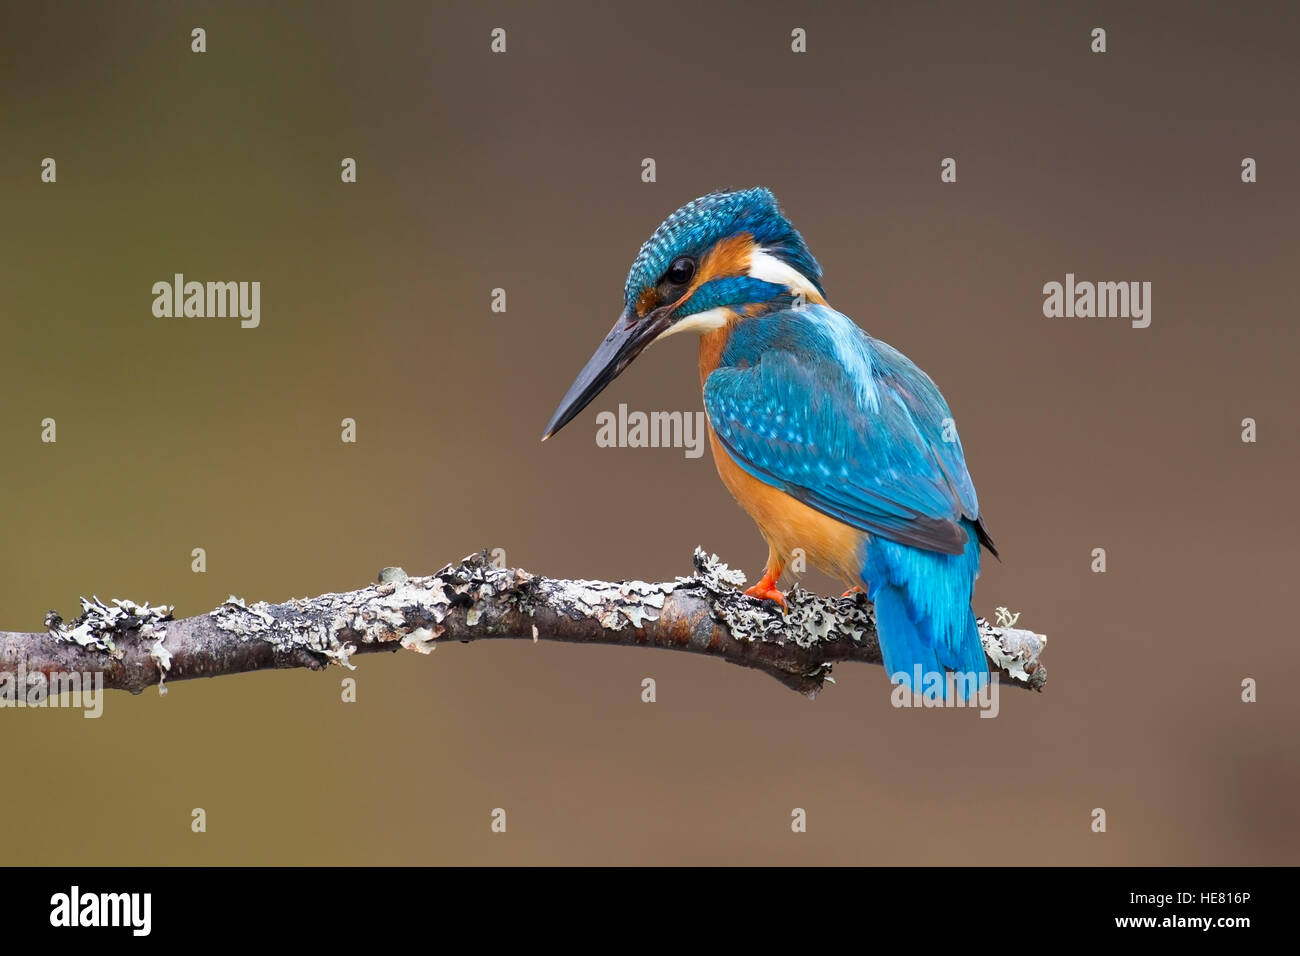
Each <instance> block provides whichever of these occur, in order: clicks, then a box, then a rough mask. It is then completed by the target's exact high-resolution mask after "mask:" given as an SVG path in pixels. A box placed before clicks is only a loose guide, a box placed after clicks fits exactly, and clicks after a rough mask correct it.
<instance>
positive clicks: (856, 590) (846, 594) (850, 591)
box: [840, 584, 862, 598]
mask: <svg viewBox="0 0 1300 956" xmlns="http://www.w3.org/2000/svg"><path fill="white" fill-rule="evenodd" d="M861 593H862V588H860V587H858V586H857V585H856V584H855V585H853V587H851V588H849V589H848V590H847V591H845V592H844V593H843V594H841V595H840V597H842V598H846V597H853V595H855V594H861Z"/></svg>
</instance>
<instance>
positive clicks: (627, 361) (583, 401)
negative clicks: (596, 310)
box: [542, 309, 669, 441]
mask: <svg viewBox="0 0 1300 956" xmlns="http://www.w3.org/2000/svg"><path fill="white" fill-rule="evenodd" d="M668 315H669V311H668V310H667V309H661V310H659V311H656V312H652V313H650V314H649V315H647V316H646V317H645V318H644V319H638V318H637V317H636V315H634V314H633V313H632V312H631V310H629V309H624V310H623V314H622V315H620V316H619V317H618V321H617V322H615V323H614V327H613V328H612V329H610V330H609V335H607V336H605V341H603V342H601V343H600V346H599V347H598V348H597V349H596V354H595V355H593V356H592V357H591V358H590V359H589V360H588V361H587V364H586V366H584V367H583V369H582V371H581V372H579V373H578V377H577V379H575V380H574V383H573V384H572V385H570V386H569V391H568V392H567V393H566V394H565V396H564V400H563V401H561V402H560V407H559V408H557V409H556V410H555V414H554V415H552V416H551V423H550V424H549V425H547V426H546V434H544V435H542V441H546V439H548V438H550V437H551V436H552V435H554V434H555V433H556V432H558V431H559V430H560V429H561V428H563V427H564V426H565V425H567V424H568V423H569V422H571V421H572V420H573V419H574V417H575V416H576V415H577V414H578V413H579V412H581V411H582V410H583V409H584V408H586V407H587V405H588V404H590V403H591V400H592V399H593V398H595V397H596V396H597V395H599V394H600V393H601V392H602V391H604V389H605V386H606V385H608V384H609V383H610V382H612V381H614V379H616V378H618V376H619V375H620V374H621V373H622V371H623V369H625V368H627V367H628V366H629V365H631V364H632V360H633V359H634V358H636V357H637V356H638V355H640V354H641V352H642V350H643V349H644V348H645V347H646V346H647V345H649V344H650V343H651V342H653V341H654V340H655V338H656V337H658V335H659V333H660V332H662V331H663V330H664V329H665V328H667V327H668Z"/></svg>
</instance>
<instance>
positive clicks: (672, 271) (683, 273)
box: [664, 256, 695, 285]
mask: <svg viewBox="0 0 1300 956" xmlns="http://www.w3.org/2000/svg"><path fill="white" fill-rule="evenodd" d="M694 276H695V260H694V259H692V258H691V257H690V256H679V257H678V258H676V259H674V260H673V264H672V265H670V266H669V267H668V271H667V272H666V273H664V278H665V279H667V280H668V282H669V283H670V284H671V285H686V283H688V282H690V281H691V279H692V278H694Z"/></svg>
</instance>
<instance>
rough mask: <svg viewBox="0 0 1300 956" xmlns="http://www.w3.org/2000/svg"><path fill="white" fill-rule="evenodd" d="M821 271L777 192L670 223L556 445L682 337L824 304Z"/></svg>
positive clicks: (747, 192) (636, 274) (641, 267)
mask: <svg viewBox="0 0 1300 956" xmlns="http://www.w3.org/2000/svg"><path fill="white" fill-rule="evenodd" d="M821 277H822V271H821V267H820V266H819V265H817V260H816V259H814V258H813V256H812V253H811V252H809V251H808V246H807V245H806V244H805V243H804V241H803V237H802V236H800V235H799V232H798V231H797V230H796V229H795V228H794V226H792V225H791V224H790V221H789V220H788V219H786V218H785V216H784V215H782V214H781V210H780V209H779V208H778V207H777V204H776V197H775V196H773V195H772V193H771V191H770V190H767V189H763V188H761V187H756V188H754V189H742V190H737V191H734V192H714V193H709V194H708V195H707V196H701V197H700V198H699V199H694V200H691V201H690V202H688V203H687V204H686V205H685V206H682V208H681V209H678V210H677V211H676V212H675V213H673V214H672V215H671V216H669V217H668V218H667V219H665V220H664V221H663V222H662V223H661V224H660V226H659V228H658V229H656V230H655V231H654V235H652V236H651V237H650V238H649V239H647V240H646V241H645V243H644V244H643V245H642V246H641V251H640V252H639V253H637V257H636V259H634V260H633V261H632V268H631V270H630V271H629V272H628V275H627V283H626V284H625V285H624V287H623V313H622V315H620V316H619V317H618V321H616V322H615V323H614V327H613V328H612V329H610V331H609V334H608V335H607V336H605V340H604V341H603V342H601V343H600V346H599V347H598V348H597V349H596V353H595V354H594V355H592V357H591V359H590V360H589V361H588V362H587V364H586V366H585V367H584V368H583V370H582V371H581V372H579V373H578V377H577V379H576V380H575V381H574V383H573V385H572V386H570V387H569V391H568V394H566V395H565V396H564V400H563V401H561V402H560V406H559V408H557V409H556V410H555V414H554V415H553V416H552V417H551V422H550V424H549V425H547V426H546V434H545V435H543V436H542V437H543V439H546V438H549V437H550V436H551V435H554V434H555V433H556V432H557V431H559V430H560V429H561V428H563V427H564V426H565V425H566V424H567V423H568V422H570V421H571V420H572V419H573V418H574V416H576V415H577V414H578V413H579V412H581V411H582V410H583V409H584V408H586V406H587V405H588V403H590V402H591V400H592V399H594V398H595V397H596V396H597V395H599V394H600V393H601V391H602V390H603V389H604V388H605V386H606V385H608V384H609V383H610V382H612V381H614V379H616V378H617V377H618V376H619V374H620V373H621V372H622V371H623V370H624V369H625V368H627V367H628V366H629V365H631V364H632V360H633V359H635V358H636V357H637V356H638V355H639V354H641V352H642V351H643V350H644V349H645V347H646V346H647V345H649V344H650V343H651V342H655V341H657V340H659V339H661V338H663V337H665V336H667V335H672V334H673V333H674V332H682V331H687V330H689V331H692V332H697V333H699V334H701V335H703V334H705V333H707V332H711V331H713V330H715V329H719V328H722V327H724V326H725V325H727V324H728V323H730V322H732V321H735V320H736V319H737V318H743V317H746V316H753V315H757V314H761V313H762V312H766V311H771V310H774V309H784V308H789V307H790V306H791V304H792V303H795V302H804V303H808V302H824V301H825V300H824V298H823V295H824V290H823V289H822V282H821Z"/></svg>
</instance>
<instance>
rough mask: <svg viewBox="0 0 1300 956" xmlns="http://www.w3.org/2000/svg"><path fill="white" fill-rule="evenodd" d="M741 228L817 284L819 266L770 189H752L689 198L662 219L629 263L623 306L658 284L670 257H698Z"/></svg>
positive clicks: (740, 231) (670, 260)
mask: <svg viewBox="0 0 1300 956" xmlns="http://www.w3.org/2000/svg"><path fill="white" fill-rule="evenodd" d="M742 232H748V233H750V234H751V235H752V236H753V237H754V240H755V241H756V242H758V243H759V244H761V245H763V246H764V247H766V248H767V249H768V251H769V252H771V253H772V254H773V255H775V256H778V257H780V258H781V259H783V260H784V261H786V262H789V263H790V265H792V266H793V267H794V268H796V269H797V270H799V272H800V273H801V274H803V275H805V276H807V278H808V279H809V280H810V281H811V282H812V283H813V284H814V285H816V286H817V287H818V289H820V288H821V274H822V273H821V267H820V266H819V265H818V264H817V260H816V259H814V258H813V257H812V253H810V252H809V251H808V247H807V245H806V244H805V243H804V241H803V238H802V237H801V236H800V235H799V233H798V231H797V230H796V229H795V228H794V227H793V226H792V225H790V222H789V220H787V219H786V218H785V217H784V216H783V215H781V211H780V209H779V208H778V207H777V203H776V197H775V196H773V195H772V192H771V190H768V189H763V188H762V187H755V188H753V189H742V190H736V191H733V192H713V193H709V194H708V195H707V196H701V197H700V198H699V199H692V200H691V201H690V202H688V203H687V204H686V205H684V206H682V207H681V208H680V209H678V210H677V211H676V212H674V213H673V214H672V215H671V216H669V217H668V218H667V219H665V220H664V221H663V222H662V223H661V224H660V226H659V228H658V229H656V230H655V231H654V234H653V235H652V236H651V237H650V238H649V239H647V240H646V241H645V243H644V244H643V245H642V246H641V251H640V252H638V253H637V257H636V258H635V259H634V260H633V261H632V268H631V269H630V270H629V271H628V276H627V283H626V285H625V286H624V287H623V299H624V304H626V305H631V304H633V303H634V302H636V299H637V296H638V295H639V294H640V293H641V290H642V289H644V288H646V287H647V286H653V285H655V284H657V283H658V282H659V279H660V278H661V277H662V276H663V274H664V272H665V271H666V270H667V269H668V266H669V264H670V263H671V262H672V260H673V259H674V258H675V257H677V256H680V255H694V256H696V257H699V256H702V255H703V253H704V252H705V251H706V250H707V249H709V248H710V247H712V246H713V245H714V244H715V243H717V242H718V241H719V240H721V239H725V238H727V237H729V236H734V235H736V234H738V233H742Z"/></svg>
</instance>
